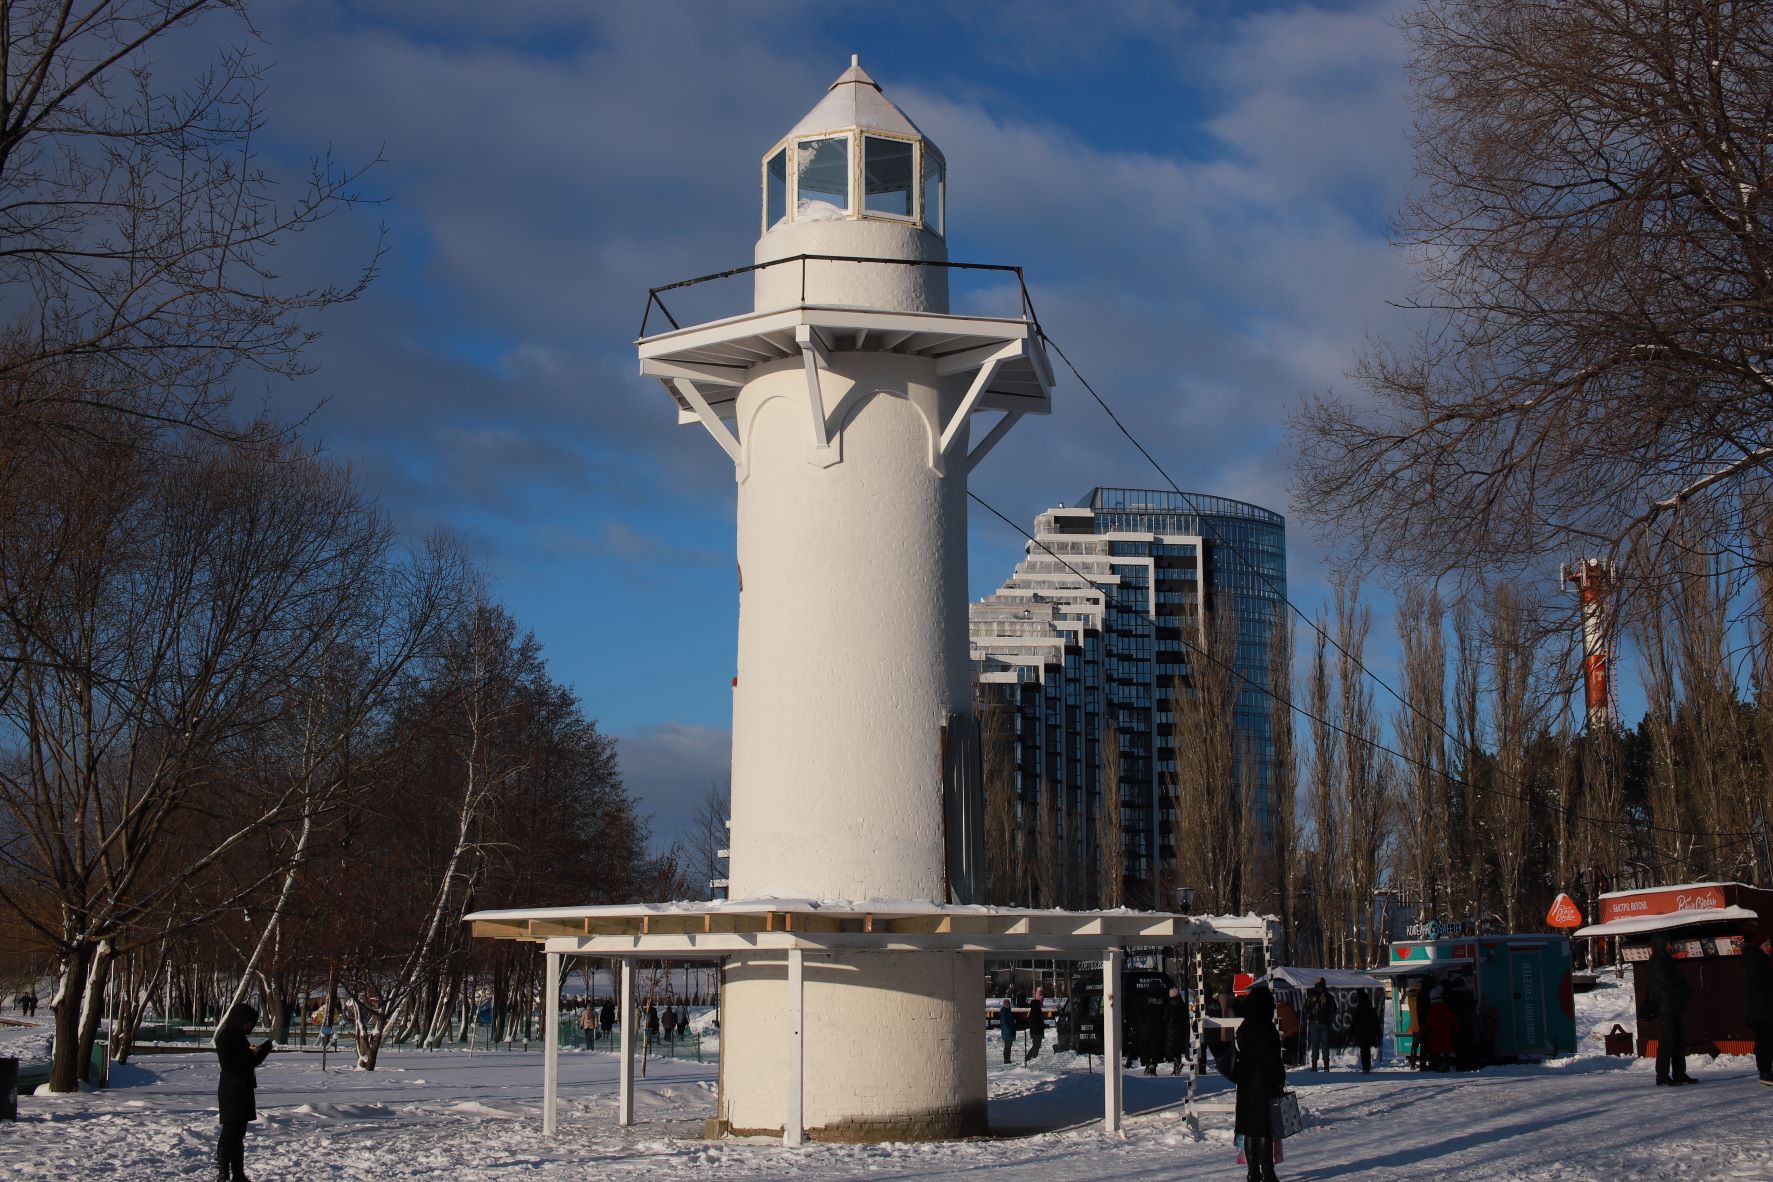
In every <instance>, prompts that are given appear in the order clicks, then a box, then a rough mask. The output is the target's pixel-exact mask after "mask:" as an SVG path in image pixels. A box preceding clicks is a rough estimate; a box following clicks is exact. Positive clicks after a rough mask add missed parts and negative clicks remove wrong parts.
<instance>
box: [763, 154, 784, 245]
mask: <svg viewBox="0 0 1773 1182" xmlns="http://www.w3.org/2000/svg"><path fill="white" fill-rule="evenodd" d="M763 171H764V177H763V224H764V228H765V229H771V228H773V227H775V226H778V225H780V224H781V222H782V220H783V219H784V218H786V217H787V216H788V149H787V148H783V149H782V150H781V151H780V152H777V153H776V154H775V155H774V156H771V157H770V159H769V163H768V164H766V165H764V170H763Z"/></svg>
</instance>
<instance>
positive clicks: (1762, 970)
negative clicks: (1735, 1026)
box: [1742, 935, 1773, 1087]
mask: <svg viewBox="0 0 1773 1182" xmlns="http://www.w3.org/2000/svg"><path fill="white" fill-rule="evenodd" d="M1753 939H1754V942H1753V943H1752V944H1751V943H1746V942H1745V943H1744V944H1743V946H1742V1017H1743V1020H1744V1021H1746V1022H1747V1023H1748V1028H1749V1029H1750V1030H1752V1031H1754V1035H1755V1070H1756V1071H1758V1072H1759V1073H1760V1076H1761V1082H1762V1083H1764V1084H1766V1085H1767V1086H1769V1087H1773V960H1769V959H1768V958H1769V957H1770V956H1773V936H1767V935H1761V936H1759V937H1754V938H1753Z"/></svg>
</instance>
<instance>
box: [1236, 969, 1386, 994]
mask: <svg viewBox="0 0 1773 1182" xmlns="http://www.w3.org/2000/svg"><path fill="white" fill-rule="evenodd" d="M1319 977H1322V978H1323V979H1324V984H1326V985H1328V986H1329V987H1330V988H1331V989H1383V988H1385V982H1383V981H1381V980H1380V979H1379V978H1377V977H1369V976H1368V975H1367V974H1365V973H1355V972H1350V971H1349V970H1347V969H1307V968H1299V967H1295V966H1289V965H1276V966H1275V967H1274V968H1272V969H1270V970H1269V971H1268V972H1266V973H1264V974H1262V976H1260V977H1258V978H1257V979H1256V982H1255V983H1256V984H1257V985H1260V984H1262V983H1263V982H1264V981H1267V980H1269V979H1270V978H1273V979H1274V980H1276V981H1279V982H1280V983H1281V984H1283V985H1288V986H1291V987H1292V988H1294V989H1310V988H1311V987H1312V986H1313V985H1316V984H1317V979H1318V978H1319Z"/></svg>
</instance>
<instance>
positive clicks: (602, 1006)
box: [578, 997, 690, 1049]
mask: <svg viewBox="0 0 1773 1182" xmlns="http://www.w3.org/2000/svg"><path fill="white" fill-rule="evenodd" d="M619 1020H620V1013H619V1011H618V1010H617V1008H616V1003H615V1002H614V1001H613V1000H612V999H610V998H607V997H606V998H604V999H603V1001H602V1002H598V1001H597V999H596V998H590V999H587V1000H586V1001H585V1002H584V1003H582V1004H581V1005H580V1006H579V1017H578V1027H579V1031H580V1033H581V1034H583V1035H584V1038H585V1047H586V1049H590V1047H591V1046H592V1045H593V1044H594V1043H595V1041H596V1040H597V1039H598V1038H603V1039H605V1040H608V1039H610V1038H612V1037H614V1031H615V1029H616V1023H617V1022H618V1021H619ZM639 1021H640V1025H638V1026H637V1027H636V1029H643V1030H645V1031H646V1036H647V1038H648V1039H649V1040H651V1041H654V1042H658V1041H661V1040H662V1041H665V1042H675V1041H676V1040H678V1039H683V1038H688V1037H689V1022H690V1019H689V1007H688V1006H678V1005H674V1004H672V1003H671V1002H666V1003H665V1008H664V1010H662V1011H661V1010H660V1009H659V1007H658V1006H657V1005H655V1004H654V1003H652V1002H650V1001H649V1002H647V1003H646V1006H645V1008H643V1009H642V1010H641V1011H640V1019H639Z"/></svg>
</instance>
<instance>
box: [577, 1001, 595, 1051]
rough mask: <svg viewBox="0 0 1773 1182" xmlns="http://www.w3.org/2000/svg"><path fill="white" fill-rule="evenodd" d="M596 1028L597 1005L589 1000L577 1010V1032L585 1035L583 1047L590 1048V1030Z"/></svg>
mask: <svg viewBox="0 0 1773 1182" xmlns="http://www.w3.org/2000/svg"><path fill="white" fill-rule="evenodd" d="M596 1029H597V1007H596V1006H594V1005H592V1004H591V1003H590V1002H589V1001H587V1002H586V1003H585V1008H584V1009H582V1010H580V1011H579V1033H580V1034H582V1035H584V1036H585V1049H586V1050H587V1051H588V1050H590V1049H591V1032H592V1031H594V1030H596Z"/></svg>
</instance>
